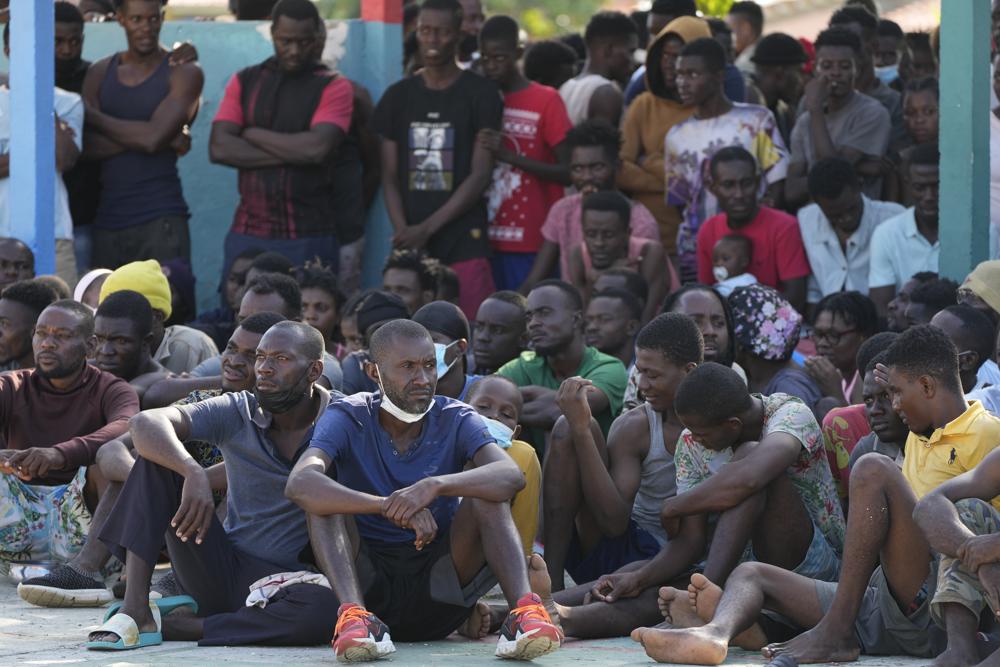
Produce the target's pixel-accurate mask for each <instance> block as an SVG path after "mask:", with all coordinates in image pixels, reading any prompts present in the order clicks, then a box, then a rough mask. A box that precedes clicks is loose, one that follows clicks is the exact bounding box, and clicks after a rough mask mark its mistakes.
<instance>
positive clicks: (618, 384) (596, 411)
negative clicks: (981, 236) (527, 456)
mask: <svg viewBox="0 0 1000 667" xmlns="http://www.w3.org/2000/svg"><path fill="white" fill-rule="evenodd" d="M525 315H526V318H527V323H528V339H529V340H530V341H531V344H532V350H530V351H528V352H522V353H521V356H519V357H518V358H517V359H514V360H513V361H510V362H508V363H506V364H504V365H503V366H502V367H501V368H500V370H499V371H497V373H499V374H500V375H504V376H506V377H508V378H510V379H511V380H513V381H514V382H515V383H516V384H517V386H519V387H520V388H521V395H522V397H523V398H524V413H523V414H522V417H521V422H522V424H523V425H524V426H525V440H527V441H528V442H529V443H530V444H531V445H532V446H533V447H534V448H535V450H536V451H537V452H538V453H539V459H542V460H544V456H543V455H544V453H545V447H546V442H547V440H548V435H549V433H550V432H551V430H552V427H553V425H554V424H555V423H556V420H557V419H558V418H559V416H560V415H561V414H562V412H561V410H560V409H559V405H558V403H557V402H556V394H557V390H558V389H559V386H560V385H561V384H562V382H563V380H565V379H567V378H571V377H582V378H584V379H585V380H588V381H589V382H590V383H591V385H592V386H591V387H590V388H589V389H588V390H587V392H586V393H587V402H588V403H589V404H590V411H591V414H593V415H594V417H595V419H597V423H598V424H599V425H600V427H601V432H602V433H604V435H605V437H607V433H608V430H609V429H610V428H611V422H612V421H613V420H614V418H615V416H616V415H617V414H618V413H619V412H620V411H621V402H622V397H623V396H624V393H625V384H626V382H627V380H628V377H627V374H626V372H625V366H624V365H623V364H622V362H621V361H619V360H618V359H615V358H614V357H611V356H609V355H607V354H604V353H602V352H598V351H597V350H595V349H594V348H592V347H587V345H586V343H584V340H583V300H582V298H581V297H580V292H579V291H578V290H577V289H576V288H575V287H573V286H572V285H570V284H569V283H565V282H563V281H561V280H543V281H542V282H540V283H538V284H537V285H535V288H534V289H532V290H531V292H530V293H529V294H528V308H527V311H526V313H525Z"/></svg>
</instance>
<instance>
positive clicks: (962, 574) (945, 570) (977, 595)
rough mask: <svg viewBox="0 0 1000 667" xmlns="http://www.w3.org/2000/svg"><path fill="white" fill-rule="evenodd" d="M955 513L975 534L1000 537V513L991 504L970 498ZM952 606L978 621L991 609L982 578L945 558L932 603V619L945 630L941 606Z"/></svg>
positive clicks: (942, 558)
mask: <svg viewBox="0 0 1000 667" xmlns="http://www.w3.org/2000/svg"><path fill="white" fill-rule="evenodd" d="M955 509H956V510H958V517H959V519H961V521H962V523H963V524H965V527H966V528H968V529H969V530H971V531H972V532H973V533H974V534H976V535H991V534H993V533H1000V512H997V511H996V510H995V509H994V508H993V506H992V505H991V504H989V503H987V502H985V501H982V500H979V499H977V498H967V499H965V500H959V501H958V502H957V503H955ZM949 603H954V604H960V605H962V606H963V607H965V608H966V609H968V610H969V611H971V612H972V613H973V614H975V615H976V617H977V618H978V617H979V615H980V614H981V613H982V611H983V609H984V608H985V607H986V605H987V602H986V595H985V594H984V593H983V587H982V586H981V585H980V584H979V577H978V576H976V574H975V573H973V572H969V570H967V569H966V568H965V567H963V566H962V561H960V560H958V559H957V558H949V557H947V556H941V564H940V566H939V569H938V585H937V591H936V592H935V593H934V599H933V600H932V601H931V616H932V617H933V618H934V622H935V623H937V624H938V625H939V626H941V627H944V617H943V615H942V609H941V606H942V605H944V604H949ZM993 611H994V612H995V611H997V610H995V609H994V610H993Z"/></svg>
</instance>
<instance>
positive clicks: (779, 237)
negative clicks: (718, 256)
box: [698, 146, 809, 313]
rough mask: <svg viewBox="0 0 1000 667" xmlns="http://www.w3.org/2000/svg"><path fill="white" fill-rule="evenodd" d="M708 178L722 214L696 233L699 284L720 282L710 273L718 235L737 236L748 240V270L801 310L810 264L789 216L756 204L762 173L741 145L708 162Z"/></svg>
mask: <svg viewBox="0 0 1000 667" xmlns="http://www.w3.org/2000/svg"><path fill="white" fill-rule="evenodd" d="M709 177H710V178H711V182H710V185H709V188H710V189H711V191H712V194H714V195H715V198H716V199H717V200H718V202H719V208H720V209H722V212H721V213H720V214H719V215H716V216H713V217H711V218H709V219H708V220H706V221H705V224H704V225H702V226H701V229H699V230H698V282H700V283H704V284H706V285H712V284H714V283H716V282H722V281H721V280H717V279H716V277H715V275H714V274H713V267H712V251H713V249H714V248H715V244H716V243H717V242H718V241H719V240H720V239H721V238H722V237H724V236H728V235H730V234H735V235H738V236H742V237H745V238H748V239H750V242H751V247H752V249H753V252H752V254H751V257H750V266H749V267H748V268H747V271H746V272H747V273H750V274H752V275H754V276H755V277H756V278H757V280H758V281H759V282H760V283H761V284H763V285H767V286H769V287H773V288H775V289H777V290H780V291H781V293H782V295H784V297H785V299H787V300H788V302H789V303H791V304H792V307H793V308H795V310H797V311H799V312H800V313H801V312H804V307H805V303H806V280H807V279H808V277H809V262H808V261H806V253H805V249H804V248H803V247H802V237H801V236H800V235H799V226H798V225H797V224H796V222H795V218H793V217H792V216H790V215H788V214H787V213H785V212H783V211H778V210H775V209H773V208H771V207H769V206H762V205H761V204H760V200H759V197H760V194H759V193H760V173H759V171H758V169H757V161H756V160H754V157H753V155H751V154H750V153H749V152H748V151H747V150H746V149H745V148H742V147H740V146H728V147H726V148H723V149H721V150H720V151H718V152H717V153H716V154H715V155H713V156H712V160H711V162H709ZM729 277H730V278H732V277H734V276H732V275H730V276H729Z"/></svg>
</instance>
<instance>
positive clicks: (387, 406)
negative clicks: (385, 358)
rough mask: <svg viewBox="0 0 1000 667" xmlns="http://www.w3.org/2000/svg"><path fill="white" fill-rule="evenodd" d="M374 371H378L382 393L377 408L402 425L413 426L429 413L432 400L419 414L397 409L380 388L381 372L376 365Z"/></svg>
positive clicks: (380, 382)
mask: <svg viewBox="0 0 1000 667" xmlns="http://www.w3.org/2000/svg"><path fill="white" fill-rule="evenodd" d="M375 370H376V371H378V389H379V391H380V392H381V393H382V401H381V403H380V406H379V407H381V408H382V409H383V410H385V411H386V412H388V413H389V414H390V415H391V416H393V417H395V418H396V419H398V420H399V421H401V422H403V423H404V424H415V423H417V422H418V421H420V420H421V419H423V418H424V416H425V415H426V414H427V413H428V412H430V411H431V408H433V407H434V399H431V400H430V401H429V402H428V403H427V409H426V410H424V411H423V412H419V413H417V412H407V411H406V410H404V409H403V408H401V407H399V406H398V405H396V404H395V403H393V402H392V399H391V398H389V395H388V394H387V393H385V387H384V386H382V371H380V370H379V368H378V366H377V365H376V366H375Z"/></svg>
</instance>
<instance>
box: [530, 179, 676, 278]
mask: <svg viewBox="0 0 1000 667" xmlns="http://www.w3.org/2000/svg"><path fill="white" fill-rule="evenodd" d="M582 210H583V195H580V194H575V195H569V196H567V197H563V198H562V199H560V200H559V201H557V202H556V203H555V204H553V205H552V208H551V209H549V214H548V216H547V217H546V218H545V224H543V225H542V238H544V239H545V240H546V241H549V242H551V243H555V244H556V245H558V246H559V274H560V275H561V276H562V279H563V280H569V279H570V278H569V254H570V251H571V250H572V249H573V248H575V247H577V246H582V245H583V223H582V222H581V220H580V218H581V213H582ZM629 228H630V230H631V233H630V236H632V237H640V238H644V239H652V240H653V241H659V240H660V228H659V227H658V226H657V224H656V220H655V219H654V218H653V214H652V213H650V212H649V209H648V208H646V207H645V206H643V205H642V204H639V203H637V202H633V204H632V218H631V220H629Z"/></svg>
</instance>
